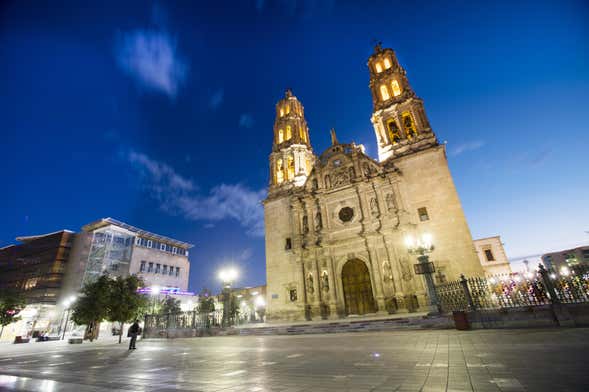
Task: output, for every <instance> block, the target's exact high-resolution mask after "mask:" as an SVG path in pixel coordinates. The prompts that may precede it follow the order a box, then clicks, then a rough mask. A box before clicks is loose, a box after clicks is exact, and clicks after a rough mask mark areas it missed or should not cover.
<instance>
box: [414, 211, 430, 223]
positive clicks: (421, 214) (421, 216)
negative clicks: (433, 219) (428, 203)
mask: <svg viewBox="0 0 589 392" xmlns="http://www.w3.org/2000/svg"><path fill="white" fill-rule="evenodd" d="M417 215H419V220H420V221H422V222H425V221H427V220H429V215H428V213H427V208H425V207H421V208H418V209H417Z"/></svg>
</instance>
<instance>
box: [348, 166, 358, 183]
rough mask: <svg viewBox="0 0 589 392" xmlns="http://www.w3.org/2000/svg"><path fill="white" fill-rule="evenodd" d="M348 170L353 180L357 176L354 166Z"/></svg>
mask: <svg viewBox="0 0 589 392" xmlns="http://www.w3.org/2000/svg"><path fill="white" fill-rule="evenodd" d="M348 171H349V172H350V181H352V180H353V179H354V177H356V172H355V171H354V168H353V167H350V168H349V169H348Z"/></svg>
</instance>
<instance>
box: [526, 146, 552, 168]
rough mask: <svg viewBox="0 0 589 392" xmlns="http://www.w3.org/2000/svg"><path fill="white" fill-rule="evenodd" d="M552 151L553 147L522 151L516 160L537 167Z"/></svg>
mask: <svg viewBox="0 0 589 392" xmlns="http://www.w3.org/2000/svg"><path fill="white" fill-rule="evenodd" d="M552 153H553V149H552V148H550V147H545V148H543V149H541V150H539V151H536V152H523V153H522V155H521V156H520V157H519V159H518V161H519V163H520V164H524V165H527V166H530V167H538V166H541V165H542V164H544V162H546V161H547V160H548V159H549V158H550V156H551V155H552Z"/></svg>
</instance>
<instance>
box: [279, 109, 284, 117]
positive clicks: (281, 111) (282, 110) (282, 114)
mask: <svg viewBox="0 0 589 392" xmlns="http://www.w3.org/2000/svg"><path fill="white" fill-rule="evenodd" d="M282 116H284V109H282V108H280V117H282Z"/></svg>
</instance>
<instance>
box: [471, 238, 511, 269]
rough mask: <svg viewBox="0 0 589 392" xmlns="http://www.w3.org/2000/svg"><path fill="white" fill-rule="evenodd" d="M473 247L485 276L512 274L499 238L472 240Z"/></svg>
mask: <svg viewBox="0 0 589 392" xmlns="http://www.w3.org/2000/svg"><path fill="white" fill-rule="evenodd" d="M474 247H475V248H476V251H477V255H478V256H479V260H480V262H481V265H482V266H483V270H484V271H485V275H486V276H491V275H509V274H510V273H511V272H512V271H511V265H510V264H509V260H508V259H507V254H506V253H505V248H503V243H502V242H501V237H500V236H498V235H497V236H493V237H487V238H481V239H478V240H474Z"/></svg>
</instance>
